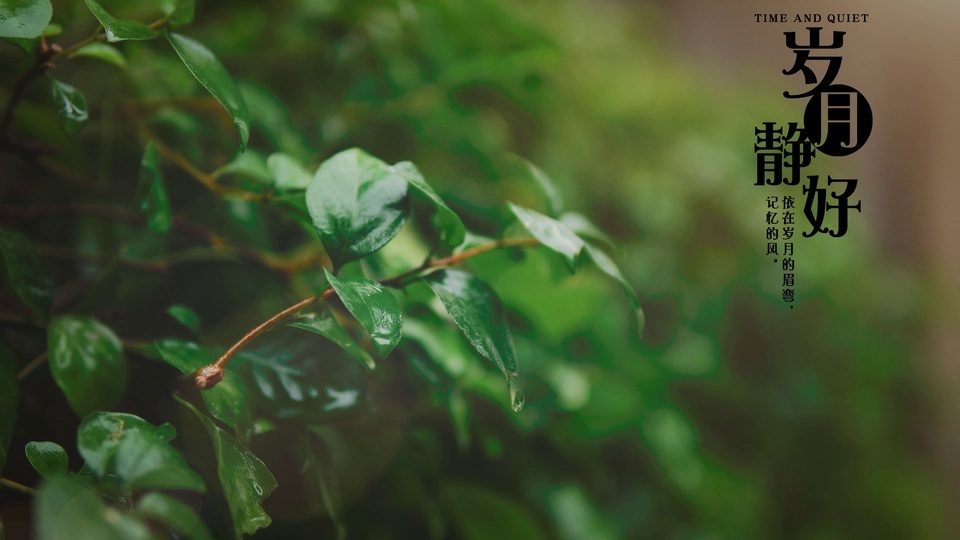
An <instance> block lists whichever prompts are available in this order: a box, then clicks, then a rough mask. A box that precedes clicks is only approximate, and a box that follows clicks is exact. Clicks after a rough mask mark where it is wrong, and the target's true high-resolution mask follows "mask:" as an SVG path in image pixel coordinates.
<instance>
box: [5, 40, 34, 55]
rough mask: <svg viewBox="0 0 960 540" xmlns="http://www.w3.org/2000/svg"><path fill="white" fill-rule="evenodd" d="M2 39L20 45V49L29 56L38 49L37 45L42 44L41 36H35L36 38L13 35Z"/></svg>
mask: <svg viewBox="0 0 960 540" xmlns="http://www.w3.org/2000/svg"><path fill="white" fill-rule="evenodd" d="M0 39H2V40H4V41H6V42H7V43H10V44H12V45H16V46H17V47H20V50H21V51H23V54H25V55H27V56H31V55H33V51H34V50H36V48H37V45H39V44H40V38H39V37H35V38H13V37H5V38H0Z"/></svg>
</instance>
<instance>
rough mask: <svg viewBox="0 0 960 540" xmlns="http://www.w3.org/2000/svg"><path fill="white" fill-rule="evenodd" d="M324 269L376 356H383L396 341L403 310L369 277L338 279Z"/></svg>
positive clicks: (400, 328) (398, 337)
mask: <svg viewBox="0 0 960 540" xmlns="http://www.w3.org/2000/svg"><path fill="white" fill-rule="evenodd" d="M324 272H326V274H327V281H328V282H330V285H331V286H332V287H333V290H335V291H337V296H339V297H340V300H342V301H343V305H344V306H346V307H347V309H348V310H349V311H350V313H352V314H353V316H354V317H356V318H357V320H358V321H360V324H361V325H363V328H364V329H366V331H367V333H368V334H370V341H371V343H372V344H373V350H374V351H375V352H376V353H377V356H379V357H380V358H384V357H385V356H387V355H388V354H390V351H392V350H393V348H394V347H396V346H397V343H400V335H401V332H402V331H403V314H402V313H401V309H400V304H399V303H398V302H397V299H396V298H394V296H393V294H392V293H391V292H390V291H388V290H387V289H385V288H384V287H383V285H380V284H379V283H377V282H376V281H373V280H370V279H365V278H349V279H338V278H337V277H335V276H334V275H333V274H331V273H330V272H329V271H327V270H326V269H324Z"/></svg>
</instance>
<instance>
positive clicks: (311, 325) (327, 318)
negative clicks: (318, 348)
mask: <svg viewBox="0 0 960 540" xmlns="http://www.w3.org/2000/svg"><path fill="white" fill-rule="evenodd" d="M287 326H291V327H293V328H299V329H301V330H306V331H308V332H313V333H314V334H319V335H321V336H323V337H325V338H327V339H329V340H330V341H332V342H334V343H336V344H337V345H339V346H340V347H341V348H342V349H343V350H344V351H346V352H347V354H349V355H350V356H352V357H354V358H355V359H357V360H359V361H360V363H362V364H363V365H365V366H367V367H368V368H370V369H373V368H374V367H376V364H374V361H373V357H372V356H370V353H368V352H367V351H366V349H364V348H363V347H361V346H360V345H357V342H356V341H354V340H353V338H352V337H350V334H348V333H347V331H346V330H344V329H343V327H341V326H340V323H338V322H337V320H336V319H335V318H334V317H333V315H331V314H330V312H329V311H323V312H321V313H309V314H306V315H301V316H300V317H297V318H296V319H293V320H291V321H290V322H288V323H287Z"/></svg>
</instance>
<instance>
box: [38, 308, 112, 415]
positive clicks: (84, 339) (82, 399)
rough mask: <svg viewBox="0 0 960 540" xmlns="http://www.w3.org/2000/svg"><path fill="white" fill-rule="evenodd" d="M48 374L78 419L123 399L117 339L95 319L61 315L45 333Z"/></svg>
mask: <svg viewBox="0 0 960 540" xmlns="http://www.w3.org/2000/svg"><path fill="white" fill-rule="evenodd" d="M47 354H49V355H50V361H49V364H50V373H51V374H52V375H53V380H54V381H56V383H57V386H59V387H60V389H61V390H63V393H64V394H65V395H66V396H67V401H69V402H70V407H71V408H73V410H74V412H76V413H77V415H78V416H80V417H81V418H82V417H84V416H86V415H88V414H90V413H92V412H93V411H97V410H107V409H111V408H113V407H114V406H115V405H117V404H118V403H119V402H120V399H121V398H123V394H124V392H125V391H126V384H127V361H126V359H125V358H124V356H123V347H122V346H121V344H120V338H118V337H117V335H116V334H114V333H113V330H110V328H108V327H106V326H104V325H103V324H101V323H100V322H99V321H97V320H96V319H93V318H90V317H80V316H75V315H65V316H63V317H58V318H56V319H54V320H53V321H52V322H51V323H50V327H49V329H48V332H47Z"/></svg>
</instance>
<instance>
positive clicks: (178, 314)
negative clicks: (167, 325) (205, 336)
mask: <svg viewBox="0 0 960 540" xmlns="http://www.w3.org/2000/svg"><path fill="white" fill-rule="evenodd" d="M167 315H170V316H171V317H173V318H174V319H176V320H177V322H178V323H180V324H182V325H184V326H186V327H187V328H189V329H190V330H193V331H194V333H196V332H199V331H200V317H198V316H197V314H196V313H195V312H194V311H193V310H192V309H190V308H189V307H187V306H184V305H182V304H175V305H172V306H170V307H168V308H167Z"/></svg>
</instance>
